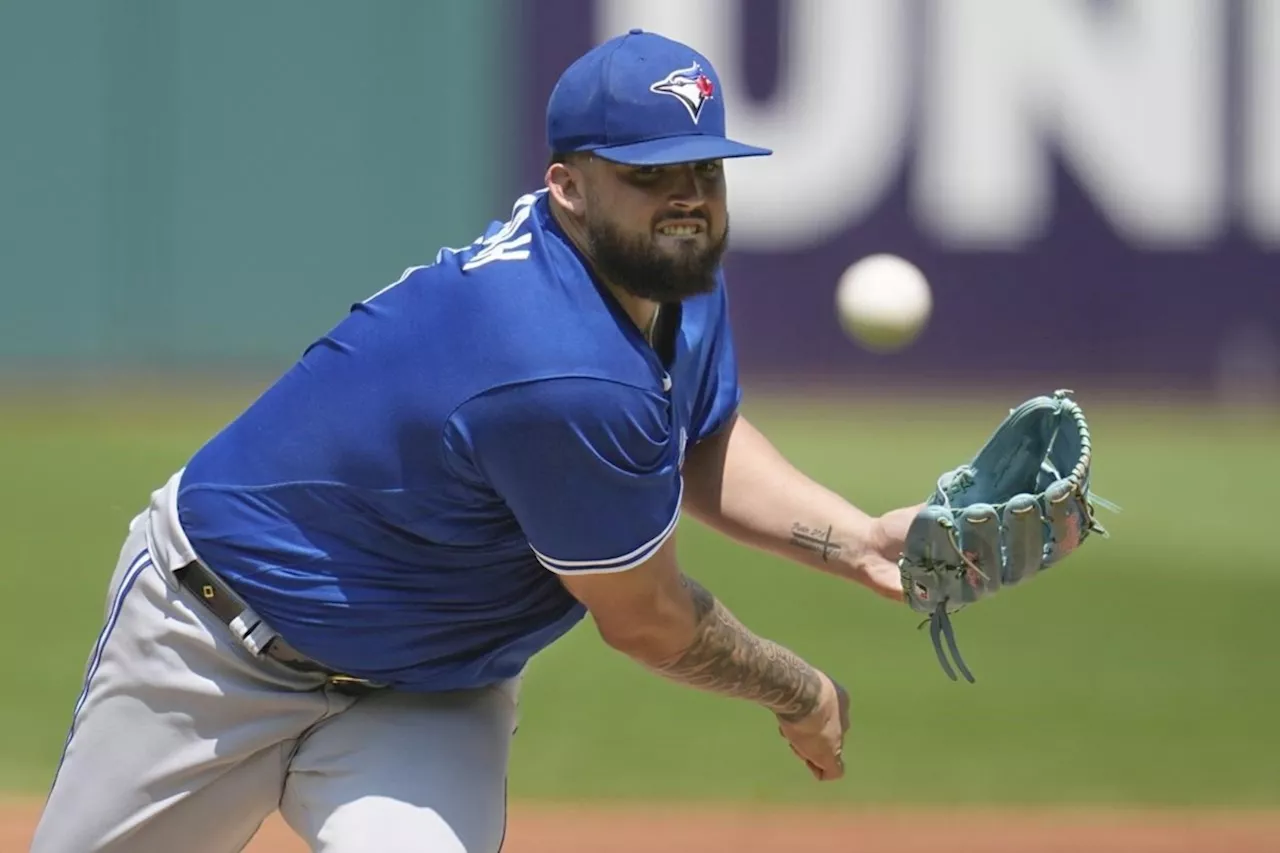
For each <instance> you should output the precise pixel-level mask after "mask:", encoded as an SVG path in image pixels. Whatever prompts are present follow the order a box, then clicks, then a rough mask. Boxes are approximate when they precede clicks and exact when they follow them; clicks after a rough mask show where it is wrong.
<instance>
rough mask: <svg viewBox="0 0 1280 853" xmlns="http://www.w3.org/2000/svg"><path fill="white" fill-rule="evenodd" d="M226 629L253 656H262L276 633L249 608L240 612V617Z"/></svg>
mask: <svg viewBox="0 0 1280 853" xmlns="http://www.w3.org/2000/svg"><path fill="white" fill-rule="evenodd" d="M227 627H229V628H230V629H231V632H232V633H233V634H235V637H236V639H237V640H239V641H240V644H241V645H242V646H244V647H245V648H246V649H248V650H249V651H250V652H252V653H253V654H254V656H257V655H260V654H262V650H263V649H265V648H266V646H267V643H269V642H271V640H272V639H274V638H275V636H276V632H275V631H273V630H272V629H271V626H270V625H268V624H267V623H266V622H264V621H263V620H262V617H261V616H259V615H258V614H257V613H255V612H254V611H253V610H252V609H251V608H249V607H246V608H245V609H244V610H241V611H240V615H239V616H237V617H236V618H234V619H232V620H231V621H230V622H229V623H228V625H227Z"/></svg>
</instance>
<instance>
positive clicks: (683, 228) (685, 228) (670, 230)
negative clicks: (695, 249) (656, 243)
mask: <svg viewBox="0 0 1280 853" xmlns="http://www.w3.org/2000/svg"><path fill="white" fill-rule="evenodd" d="M662 233H663V234H668V235H670V236H672V237H691V236H693V235H694V234H697V233H698V226H696V225H664V226H662Z"/></svg>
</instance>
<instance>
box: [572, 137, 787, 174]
mask: <svg viewBox="0 0 1280 853" xmlns="http://www.w3.org/2000/svg"><path fill="white" fill-rule="evenodd" d="M592 153H593V154H595V155H597V156H599V157H602V158H603V159H605V160H610V161H612V162H614V163H622V164H623V165H626V166H669V165H672V164H674V163H696V162H698V161H701V160H721V159H729V158H733V157H765V156H768V155H770V154H772V153H773V151H771V150H770V149H768V148H757V147H756V146H754V145H745V144H743V143H741V142H734V141H733V140H732V139H725V138H724V137H723V136H701V135H695V136H668V137H664V138H662V139H646V140H645V141H644V142H632V143H630V144H629V145H611V146H608V147H605V148H596V149H594V150H593V151H592Z"/></svg>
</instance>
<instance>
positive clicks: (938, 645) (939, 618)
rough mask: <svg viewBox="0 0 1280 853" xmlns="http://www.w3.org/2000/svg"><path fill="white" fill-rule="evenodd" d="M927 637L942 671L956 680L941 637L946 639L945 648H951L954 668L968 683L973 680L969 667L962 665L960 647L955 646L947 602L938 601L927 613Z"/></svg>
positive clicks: (962, 659)
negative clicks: (930, 641) (931, 610)
mask: <svg viewBox="0 0 1280 853" xmlns="http://www.w3.org/2000/svg"><path fill="white" fill-rule="evenodd" d="M929 637H930V639H932V640H933V650H934V652H936V653H937V655H938V663H940V664H942V671H943V672H945V673H946V674H947V677H948V678H950V679H951V680H952V681H955V680H956V673H955V670H954V669H952V668H951V664H950V663H948V662H947V656H946V654H945V653H944V652H943V651H942V638H943V637H945V638H946V640H947V648H949V649H950V650H951V657H952V658H953V659H954V660H955V662H956V668H957V669H959V670H960V673H961V674H962V675H963V676H964V677H965V680H966V681H968V682H969V683H970V684H972V683H973V682H974V678H973V674H972V673H971V672H969V667H967V666H965V665H964V658H962V657H960V649H959V647H958V646H956V634H955V631H954V630H952V628H951V616H950V615H949V614H948V613H947V602H945V601H942V602H939V604H938V606H937V607H936V608H934V611H933V612H932V613H930V614H929Z"/></svg>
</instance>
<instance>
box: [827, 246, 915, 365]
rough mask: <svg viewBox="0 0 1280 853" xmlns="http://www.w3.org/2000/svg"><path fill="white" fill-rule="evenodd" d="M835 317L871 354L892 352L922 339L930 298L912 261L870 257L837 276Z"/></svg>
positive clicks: (890, 256)
mask: <svg viewBox="0 0 1280 853" xmlns="http://www.w3.org/2000/svg"><path fill="white" fill-rule="evenodd" d="M836 311H837V313H838V315H839V317H840V325H841V326H842V327H843V328H844V330H845V333H846V334H848V335H849V337H851V338H853V340H854V341H855V342H857V343H858V344H861V345H862V346H863V347H865V348H866V349H868V350H871V351H872V352H882V353H883V352H893V351H895V350H900V349H902V348H903V347H905V346H907V345H908V344H910V343H911V342H912V341H914V340H915V339H916V337H917V336H918V335H919V334H920V331H921V330H922V329H923V328H924V326H925V324H926V323H927V322H928V320H929V315H930V313H932V311H933V293H932V291H931V290H930V289H929V281H928V279H926V278H925V277H924V273H922V272H921V271H920V269H919V268H918V267H917V266H916V265H915V264H913V263H911V262H910V261H908V260H906V259H904V258H901V257H898V256H897V255H889V254H879V255H869V256H867V257H865V258H863V259H862V260H860V261H857V262H856V263H854V264H852V265H850V266H849V268H848V269H846V270H845V271H844V273H843V274H842V275H841V276H840V281H839V283H838V285H837V286H836Z"/></svg>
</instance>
